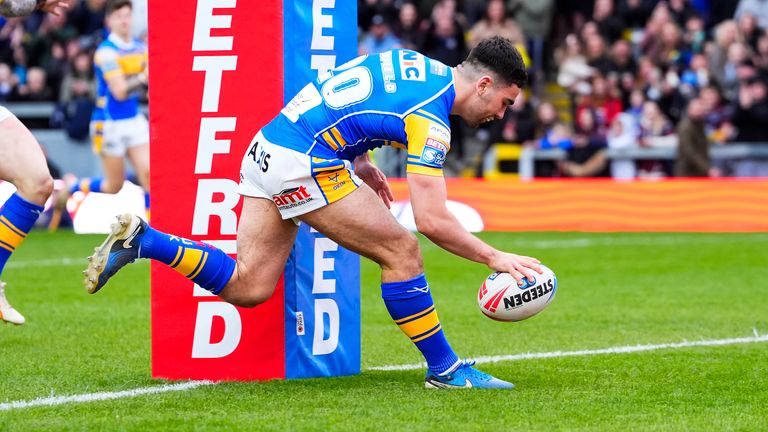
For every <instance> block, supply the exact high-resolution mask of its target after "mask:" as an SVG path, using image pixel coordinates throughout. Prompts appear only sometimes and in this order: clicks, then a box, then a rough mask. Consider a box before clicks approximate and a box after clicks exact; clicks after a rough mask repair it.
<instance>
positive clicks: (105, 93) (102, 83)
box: [92, 34, 147, 121]
mask: <svg viewBox="0 0 768 432" xmlns="http://www.w3.org/2000/svg"><path fill="white" fill-rule="evenodd" d="M94 65H95V69H96V80H97V81H98V93H97V98H96V109H95V110H94V111H93V116H92V120H93V121H101V120H121V119H127V118H133V117H136V115H137V114H138V113H139V98H138V95H137V94H133V95H130V96H129V97H128V98H127V99H125V100H122V101H119V100H117V99H115V98H114V97H113V96H112V94H111V93H110V92H109V87H108V86H107V80H106V79H107V78H109V77H110V76H112V75H115V74H119V73H122V74H123V75H126V76H130V75H136V74H138V73H140V72H142V71H143V70H144V68H146V66H147V47H146V45H144V43H143V42H141V41H140V40H138V39H134V40H132V41H131V42H130V43H125V42H124V41H121V40H120V39H119V38H117V36H115V35H114V34H110V35H109V37H107V39H106V40H105V41H104V42H102V43H101V44H100V45H99V47H98V48H97V49H96V54H95V55H94Z"/></svg>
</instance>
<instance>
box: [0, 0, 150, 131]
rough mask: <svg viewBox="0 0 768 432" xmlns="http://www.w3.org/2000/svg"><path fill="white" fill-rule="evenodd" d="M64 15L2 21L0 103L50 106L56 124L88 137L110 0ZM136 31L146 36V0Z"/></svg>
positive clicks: (82, 2)
mask: <svg viewBox="0 0 768 432" xmlns="http://www.w3.org/2000/svg"><path fill="white" fill-rule="evenodd" d="M71 3H72V6H71V7H70V9H69V10H68V12H67V13H65V14H62V15H54V14H46V13H43V12H36V13H34V14H32V15H31V16H29V17H26V18H3V17H0V103H3V104H5V103H13V102H49V103H55V104H56V106H57V110H56V112H55V113H54V116H53V117H52V118H51V121H52V126H55V127H56V126H58V127H67V129H68V132H69V133H70V135H71V136H72V137H73V138H76V139H86V138H87V135H88V122H89V120H90V113H91V110H92V109H93V104H94V101H95V97H96V78H95V75H94V69H93V53H94V52H95V50H96V47H97V46H98V44H99V43H100V42H101V41H102V40H103V39H104V38H105V37H106V35H107V32H106V30H105V28H104V13H105V7H106V3H107V1H106V0H73V1H72V2H71ZM133 3H134V10H135V11H136V16H137V17H139V16H140V14H141V13H142V12H144V19H137V20H135V21H136V25H135V28H134V32H135V34H136V36H137V37H142V38H143V37H146V0H144V1H143V2H142V1H136V0H134V2H133Z"/></svg>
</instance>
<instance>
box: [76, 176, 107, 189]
mask: <svg viewBox="0 0 768 432" xmlns="http://www.w3.org/2000/svg"><path fill="white" fill-rule="evenodd" d="M103 180H104V177H86V178H83V179H80V181H78V182H77V183H75V184H74V185H72V187H71V188H70V189H69V193H75V192H77V191H82V192H84V193H88V192H101V182H102V181H103Z"/></svg>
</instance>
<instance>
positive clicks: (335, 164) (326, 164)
mask: <svg viewBox="0 0 768 432" xmlns="http://www.w3.org/2000/svg"><path fill="white" fill-rule="evenodd" d="M345 166H346V165H344V161H343V160H341V159H323V158H319V157H315V156H312V174H313V175H314V174H317V173H321V172H324V171H336V170H340V169H344V167H345Z"/></svg>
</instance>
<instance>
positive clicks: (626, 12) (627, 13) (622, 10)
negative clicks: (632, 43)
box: [616, 0, 654, 29]
mask: <svg viewBox="0 0 768 432" xmlns="http://www.w3.org/2000/svg"><path fill="white" fill-rule="evenodd" d="M653 3H654V2H653V1H652V0H618V2H617V6H616V14H617V15H619V16H621V18H622V20H623V21H624V25H626V26H627V28H629V29H640V28H643V27H644V26H645V23H646V21H648V17H649V16H650V15H651V9H652V8H653Z"/></svg>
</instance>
